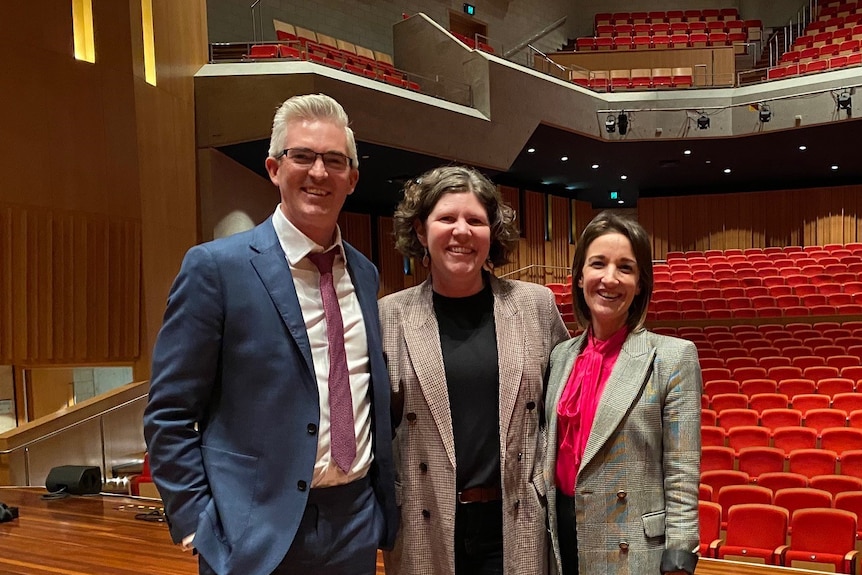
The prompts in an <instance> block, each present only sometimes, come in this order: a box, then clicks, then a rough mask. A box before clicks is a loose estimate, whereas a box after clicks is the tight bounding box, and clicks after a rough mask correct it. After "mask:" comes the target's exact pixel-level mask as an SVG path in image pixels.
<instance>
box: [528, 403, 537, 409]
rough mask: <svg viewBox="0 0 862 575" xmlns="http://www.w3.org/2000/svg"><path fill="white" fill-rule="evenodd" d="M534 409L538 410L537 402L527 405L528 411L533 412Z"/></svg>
mask: <svg viewBox="0 0 862 575" xmlns="http://www.w3.org/2000/svg"><path fill="white" fill-rule="evenodd" d="M534 409H536V402H535V401H530V402H528V403H527V411H533V410H534Z"/></svg>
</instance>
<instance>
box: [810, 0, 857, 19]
mask: <svg viewBox="0 0 862 575" xmlns="http://www.w3.org/2000/svg"><path fill="white" fill-rule="evenodd" d="M860 13H862V3H858V2H845V3H844V4H838V5H835V6H821V7H820V11H819V12H818V13H817V20H818V21H828V20H830V19H833V18H840V17H845V18H846V17H847V16H852V15H854V14H860Z"/></svg>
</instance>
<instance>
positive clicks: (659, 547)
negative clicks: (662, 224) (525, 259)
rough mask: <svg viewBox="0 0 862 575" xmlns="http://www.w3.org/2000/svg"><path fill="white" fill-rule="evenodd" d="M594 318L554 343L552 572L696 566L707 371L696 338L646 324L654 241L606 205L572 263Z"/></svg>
mask: <svg viewBox="0 0 862 575" xmlns="http://www.w3.org/2000/svg"><path fill="white" fill-rule="evenodd" d="M572 277H573V280H572V288H573V301H574V302H575V312H576V313H577V315H578V318H579V321H580V323H581V324H582V325H584V326H586V327H587V330H586V331H585V332H584V333H583V334H581V335H580V336H579V337H577V338H575V339H573V340H570V341H567V342H564V343H561V344H560V345H558V346H557V347H556V349H554V351H553V354H552V355H551V373H550V379H549V384H548V389H547V394H546V411H545V414H546V417H547V425H548V457H547V459H546V462H545V478H546V480H547V481H548V484H549V489H548V509H549V527H550V533H551V547H552V550H553V559H552V561H551V573H555V574H556V573H561V574H562V575H573V574H578V575H611V574H613V575H616V574H619V575H623V574H625V575H658V574H659V573H677V574H681V573H688V574H691V573H693V572H694V568H695V565H696V563H697V556H696V555H695V553H694V552H693V550H694V549H696V548H697V546H698V543H699V533H698V508H697V497H698V483H699V481H700V394H701V376H700V367H699V365H698V359H697V352H696V350H695V346H694V345H693V344H692V343H691V342H687V341H683V340H680V339H676V338H671V337H666V336H661V335H657V334H654V333H650V332H648V331H646V330H645V329H643V326H642V324H643V321H644V318H645V316H646V311H647V306H648V305H649V299H650V295H651V292H652V262H651V248H650V242H649V238H648V236H647V234H646V231H644V229H643V228H642V227H641V226H640V225H639V224H638V223H636V222H634V221H630V220H626V219H623V218H620V217H618V216H616V215H613V214H611V213H607V212H605V213H602V214H599V215H598V216H596V218H595V219H594V220H593V221H592V222H591V223H590V224H589V225H588V226H587V227H586V228H585V230H584V232H583V234H582V235H581V238H580V240H579V242H578V246H577V249H576V251H575V256H574V263H573V264H572Z"/></svg>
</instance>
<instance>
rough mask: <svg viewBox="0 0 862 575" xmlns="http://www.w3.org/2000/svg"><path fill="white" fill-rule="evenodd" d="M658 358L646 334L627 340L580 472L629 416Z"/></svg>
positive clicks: (599, 409)
mask: <svg viewBox="0 0 862 575" xmlns="http://www.w3.org/2000/svg"><path fill="white" fill-rule="evenodd" d="M654 357H655V348H653V347H652V346H650V345H649V340H648V338H647V332H646V331H644V330H641V331H640V332H638V333H636V334H630V335H629V336H628V337H627V338H626V341H625V342H624V343H623V348H622V350H621V351H620V355H619V357H618V358H617V361H616V364H615V365H614V368H613V371H612V372H611V376H610V378H608V381H607V384H606V385H605V389H604V391H603V392H602V397H601V399H600V400H599V405H598V408H597V409H596V417H595V420H594V421H593V428H592V430H591V431H590V437H589V439H587V445H586V447H585V448H584V457H583V458H582V459H581V466H580V469H579V471H581V470H583V469H584V468H585V467H586V466H587V464H589V462H590V460H592V458H593V457H595V455H596V454H597V453H598V452H599V450H600V449H601V448H602V446H603V445H604V444H605V443H606V442H607V441H608V439H609V438H610V437H611V435H612V434H613V433H614V431H615V430H616V429H617V427H618V426H619V424H620V422H621V421H622V419H623V417H624V416H625V414H626V413H628V411H629V408H630V407H631V406H632V404H633V403H634V402H635V400H636V399H637V397H638V394H639V393H640V390H641V389H642V388H643V386H644V385H645V384H646V382H647V378H648V377H649V373H650V369H651V367H652V362H653V358H654Z"/></svg>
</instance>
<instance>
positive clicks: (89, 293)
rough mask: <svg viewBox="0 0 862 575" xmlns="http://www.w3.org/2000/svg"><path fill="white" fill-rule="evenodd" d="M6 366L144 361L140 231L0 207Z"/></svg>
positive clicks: (105, 221) (98, 219)
mask: <svg viewBox="0 0 862 575" xmlns="http://www.w3.org/2000/svg"><path fill="white" fill-rule="evenodd" d="M0 230H2V232H0V254H2V255H3V257H2V258H0V275H2V278H4V279H0V296H2V299H0V326H2V327H0V330H2V332H0V335H2V341H0V359H2V360H3V361H4V362H6V363H24V364H30V365H33V364H57V363H75V362H78V363H93V362H99V361H125V362H131V361H134V359H135V358H136V357H137V356H138V355H139V353H140V340H139V336H138V330H139V328H140V297H141V290H140V285H141V276H140V266H141V253H140V251H141V250H140V235H141V226H140V223H138V222H136V221H133V220H122V219H119V218H113V217H110V216H97V215H92V214H82V213H70V212H60V211H55V210H45V209H39V208H35V209H34V208H25V207H20V206H2V207H0Z"/></svg>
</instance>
